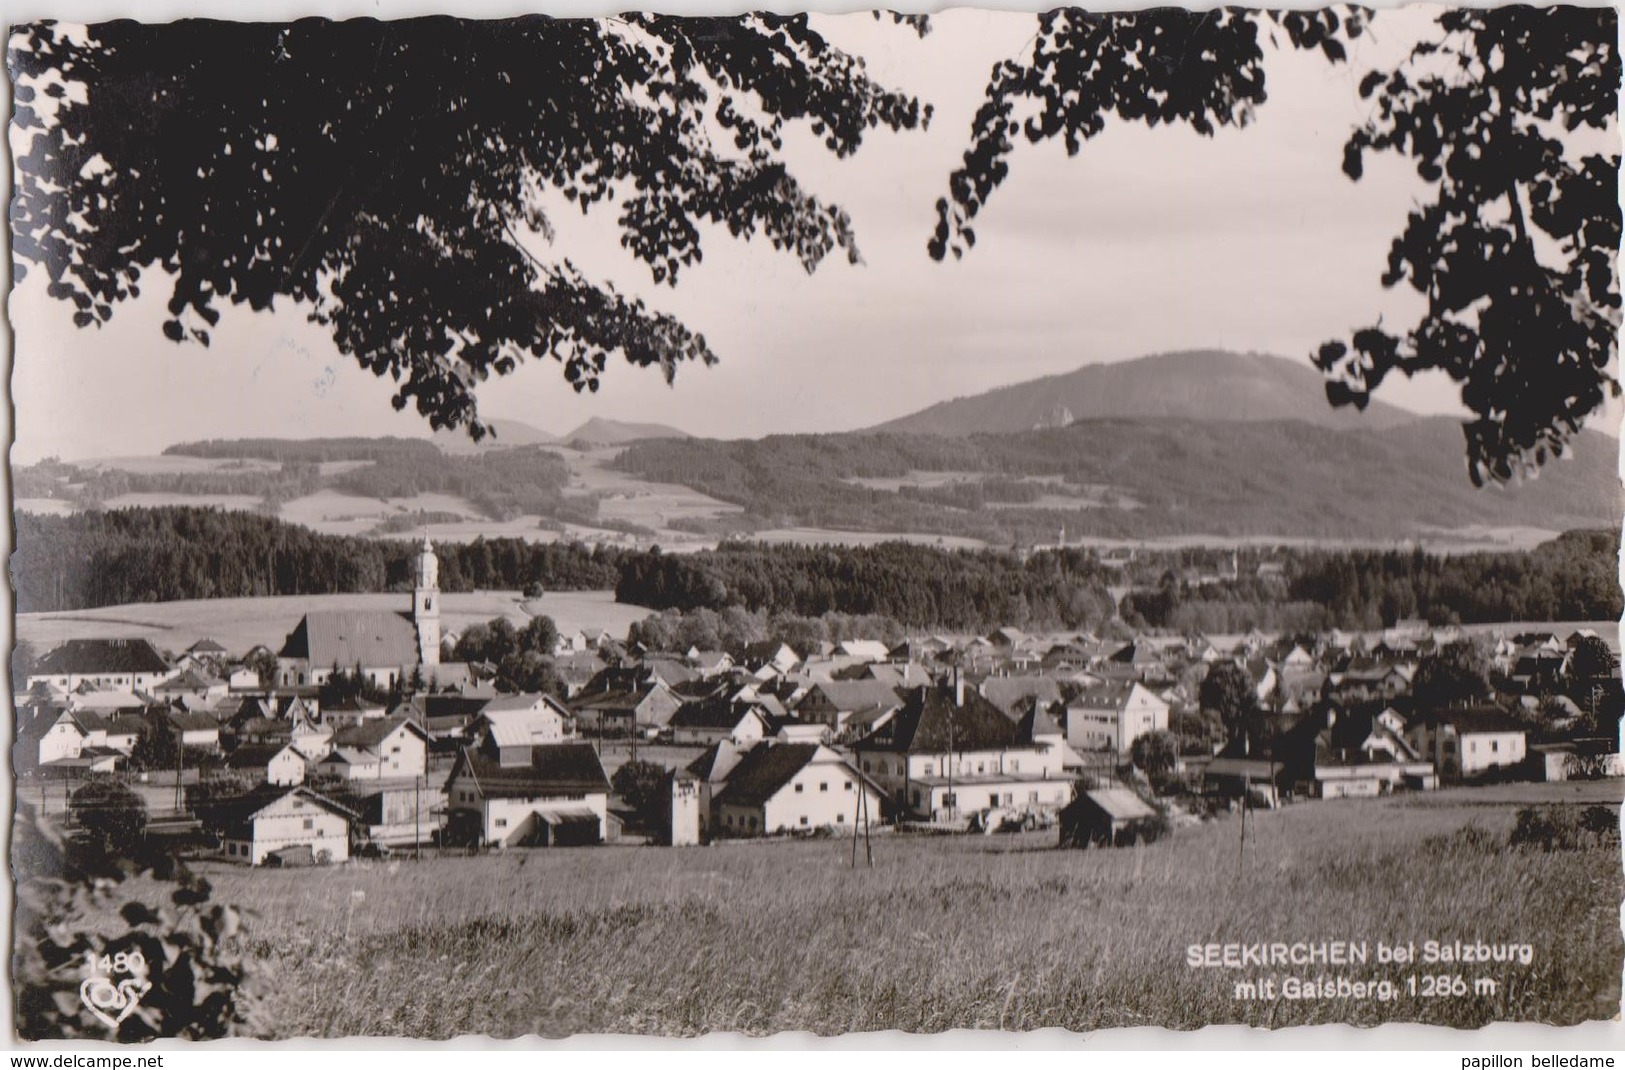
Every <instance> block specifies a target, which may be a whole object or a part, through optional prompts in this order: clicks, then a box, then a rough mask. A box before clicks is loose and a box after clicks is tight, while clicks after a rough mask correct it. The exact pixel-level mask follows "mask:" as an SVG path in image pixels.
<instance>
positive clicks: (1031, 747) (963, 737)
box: [852, 683, 1072, 821]
mask: <svg viewBox="0 0 1625 1070" xmlns="http://www.w3.org/2000/svg"><path fill="white" fill-rule="evenodd" d="M852 750H853V753H854V754H855V755H856V757H857V761H858V770H859V772H862V773H863V774H865V775H866V776H869V777H871V778H872V779H873V780H874V781H875V782H876V784H878V785H879V786H880V788H881V789H882V790H883V791H884V792H885V793H886V795H887V798H888V801H889V803H890V805H891V806H892V808H893V809H894V811H895V812H897V813H901V814H907V815H909V816H912V817H917V818H922V819H926V820H946V821H957V820H961V819H963V818H964V817H965V816H966V815H968V814H970V813H973V812H978V811H981V810H986V809H992V808H1016V809H1030V810H1053V809H1056V808H1059V807H1061V806H1064V805H1066V803H1067V802H1069V801H1070V800H1071V798H1072V782H1071V780H1070V779H1068V778H1067V776H1066V773H1065V771H1064V769H1063V767H1062V764H1061V762H1062V757H1061V755H1060V754H1059V753H1058V752H1057V751H1056V750H1055V749H1054V748H1052V747H1050V746H1048V745H1047V744H1046V743H1044V742H1041V741H1035V740H1033V739H1032V738H1030V737H1025V736H1023V734H1022V729H1021V726H1020V725H1019V724H1018V723H1017V722H1016V721H1014V720H1012V719H1011V718H1010V717H1009V716H1008V715H1007V714H1006V713H1005V712H1004V711H1003V710H1001V709H999V708H998V707H997V706H995V705H993V703H991V702H989V701H988V700H987V699H986V698H984V697H983V696H982V695H980V694H978V693H977V692H976V691H975V690H973V689H971V688H968V687H965V686H964V685H963V684H962V683H961V684H958V685H957V686H954V687H940V686H936V687H919V688H915V689H914V690H912V691H910V692H909V693H908V694H907V695H905V696H904V702H903V706H902V708H901V709H900V710H898V712H897V713H896V714H895V715H894V716H893V717H891V718H890V719H889V720H887V721H886V722H885V723H884V724H882V725H880V726H879V727H878V728H876V729H875V731H874V732H872V733H870V734H869V735H868V736H866V737H864V738H863V739H860V740H858V741H857V742H856V743H854V744H852Z"/></svg>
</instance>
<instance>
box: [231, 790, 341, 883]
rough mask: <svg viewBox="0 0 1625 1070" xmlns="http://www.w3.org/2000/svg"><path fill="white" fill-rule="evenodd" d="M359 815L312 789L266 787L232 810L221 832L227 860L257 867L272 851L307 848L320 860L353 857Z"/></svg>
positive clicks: (334, 860)
mask: <svg viewBox="0 0 1625 1070" xmlns="http://www.w3.org/2000/svg"><path fill="white" fill-rule="evenodd" d="M355 817H356V815H355V814H354V813H353V812H351V811H350V810H348V809H346V808H345V807H343V806H340V805H339V804H338V803H336V802H334V801H333V800H331V799H328V798H325V797H323V796H321V795H318V794H316V793H315V792H313V791H311V790H310V789H309V788H303V787H295V788H278V787H267V788H265V789H262V790H260V791H256V792H254V793H252V794H250V795H249V796H247V797H245V799H244V800H243V801H242V803H240V804H239V805H238V806H236V807H235V808H234V813H233V814H232V815H231V816H230V817H229V819H228V820H227V822H226V827H225V832H224V835H223V836H222V840H223V847H224V850H225V854H226V858H227V859H228V860H230V861H233V862H245V863H247V864H248V865H251V866H258V865H261V864H263V863H264V862H265V860H266V858H267V857H268V856H269V855H271V854H272V853H273V852H277V851H285V850H288V849H289V848H300V847H308V848H309V849H310V852H311V856H312V860H313V861H315V862H318V863H328V862H343V861H345V860H347V859H348V858H349V857H350V825H351V823H352V822H353V821H354V820H355Z"/></svg>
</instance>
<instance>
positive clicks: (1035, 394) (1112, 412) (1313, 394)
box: [864, 349, 1425, 436]
mask: <svg viewBox="0 0 1625 1070" xmlns="http://www.w3.org/2000/svg"><path fill="white" fill-rule="evenodd" d="M1141 417H1149V418H1184V419H1195V420H1223V421H1230V422H1247V423H1252V422H1260V421H1271V420H1283V419H1292V420H1303V421H1306V422H1309V423H1313V424H1316V425H1317V426H1321V427H1327V428H1331V429H1345V428H1357V427H1368V428H1369V427H1376V428H1384V427H1395V426H1399V425H1401V424H1405V423H1409V422H1411V421H1413V420H1418V419H1423V418H1425V417H1424V415H1423V414H1421V413H1413V412H1409V411H1407V410H1405V409H1401V408H1399V407H1398V406H1395V405H1390V404H1387V403H1386V402H1381V401H1373V402H1372V403H1371V404H1370V405H1368V406H1367V407H1366V409H1365V410H1364V411H1363V412H1362V411H1360V410H1357V409H1353V408H1334V407H1333V406H1332V405H1331V403H1330V402H1329V401H1327V400H1326V392H1325V380H1324V378H1323V377H1322V376H1321V375H1320V373H1319V372H1317V371H1315V370H1314V369H1313V368H1310V367H1309V366H1308V365H1307V364H1306V363H1304V362H1299V361H1293V360H1289V359H1287V358H1285V357H1279V356H1273V355H1270V354H1264V353H1234V352H1230V351H1228V350H1221V349H1204V350H1179V351H1174V352H1168V353H1157V354H1151V355H1148V356H1144V357H1138V358H1135V359H1133V360H1125V361H1117V362H1113V363H1109V364H1084V365H1082V366H1080V367H1078V368H1075V369H1073V370H1072V371H1069V372H1062V373H1060V374H1057V375H1048V376H1043V377H1040V378H1037V379H1029V380H1025V381H1022V382H1017V383H1010V384H1007V385H1005V386H1000V387H995V388H993V389H991V390H987V391H984V392H982V393H980V394H973V395H969V396H966V397H958V398H953V399H951V400H948V401H941V402H938V403H936V404H934V405H929V406H927V407H926V408H924V409H920V410H918V411H916V412H913V413H909V414H908V415H905V416H900V417H897V418H895V419H892V420H887V421H885V422H883V423H880V424H876V425H874V426H872V427H868V428H865V429H864V430H867V431H874V432H895V433H905V434H935V435H950V436H960V435H966V434H976V433H978V432H980V433H1008V432H1015V431H1031V430H1035V429H1038V428H1045V427H1065V426H1067V425H1068V424H1070V423H1073V422H1076V421H1078V420H1087V419H1099V418H1122V419H1136V418H1141Z"/></svg>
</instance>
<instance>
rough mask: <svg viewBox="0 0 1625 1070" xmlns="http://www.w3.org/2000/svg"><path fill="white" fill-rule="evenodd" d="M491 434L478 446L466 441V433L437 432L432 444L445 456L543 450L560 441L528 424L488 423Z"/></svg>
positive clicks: (494, 421)
mask: <svg viewBox="0 0 1625 1070" xmlns="http://www.w3.org/2000/svg"><path fill="white" fill-rule="evenodd" d="M486 422H487V423H489V424H490V425H491V430H492V431H493V432H494V434H490V435H487V436H485V437H484V438H483V439H481V440H480V441H478V442H475V441H474V440H473V439H471V438H469V437H468V432H467V431H464V430H462V429H461V428H459V429H457V430H455V431H452V430H446V431H436V432H435V433H434V439H433V441H434V444H435V445H436V446H439V447H440V448H441V449H442V450H444V451H445V452H446V453H479V452H481V451H484V450H505V449H512V448H514V447H515V446H546V445H550V444H552V443H554V442H557V441H558V440H559V436H557V435H554V434H549V433H548V432H546V431H543V430H542V429H541V428H539V427H535V426H532V425H531V424H527V423H525V422H524V421H522V420H488V421H486Z"/></svg>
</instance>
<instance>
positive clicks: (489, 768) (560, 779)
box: [445, 737, 609, 847]
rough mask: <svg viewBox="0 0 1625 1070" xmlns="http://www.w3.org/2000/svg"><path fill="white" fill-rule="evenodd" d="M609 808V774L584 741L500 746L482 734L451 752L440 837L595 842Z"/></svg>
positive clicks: (500, 842) (490, 842) (502, 843)
mask: <svg viewBox="0 0 1625 1070" xmlns="http://www.w3.org/2000/svg"><path fill="white" fill-rule="evenodd" d="M608 813H609V778H608V777H607V776H606V775H605V774H604V766H603V763H602V762H600V761H599V760H598V752H597V751H595V750H594V749H593V747H592V745H591V744H590V743H546V744H540V745H537V746H531V747H499V746H497V744H496V742H495V741H494V740H492V739H490V738H489V737H487V738H485V739H483V740H481V741H480V743H479V744H478V745H476V746H470V747H463V748H461V749H460V750H458V752H457V759H456V762H455V764H454V765H453V766H452V771H451V776H450V777H449V778H448V779H447V781H446V831H445V842H447V843H457V844H464V843H467V844H476V845H480V846H499V847H515V846H531V845H535V846H566V845H583V844H594V843H601V842H603V840H604V838H605V836H606V834H607V832H608V827H607V826H608Z"/></svg>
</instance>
